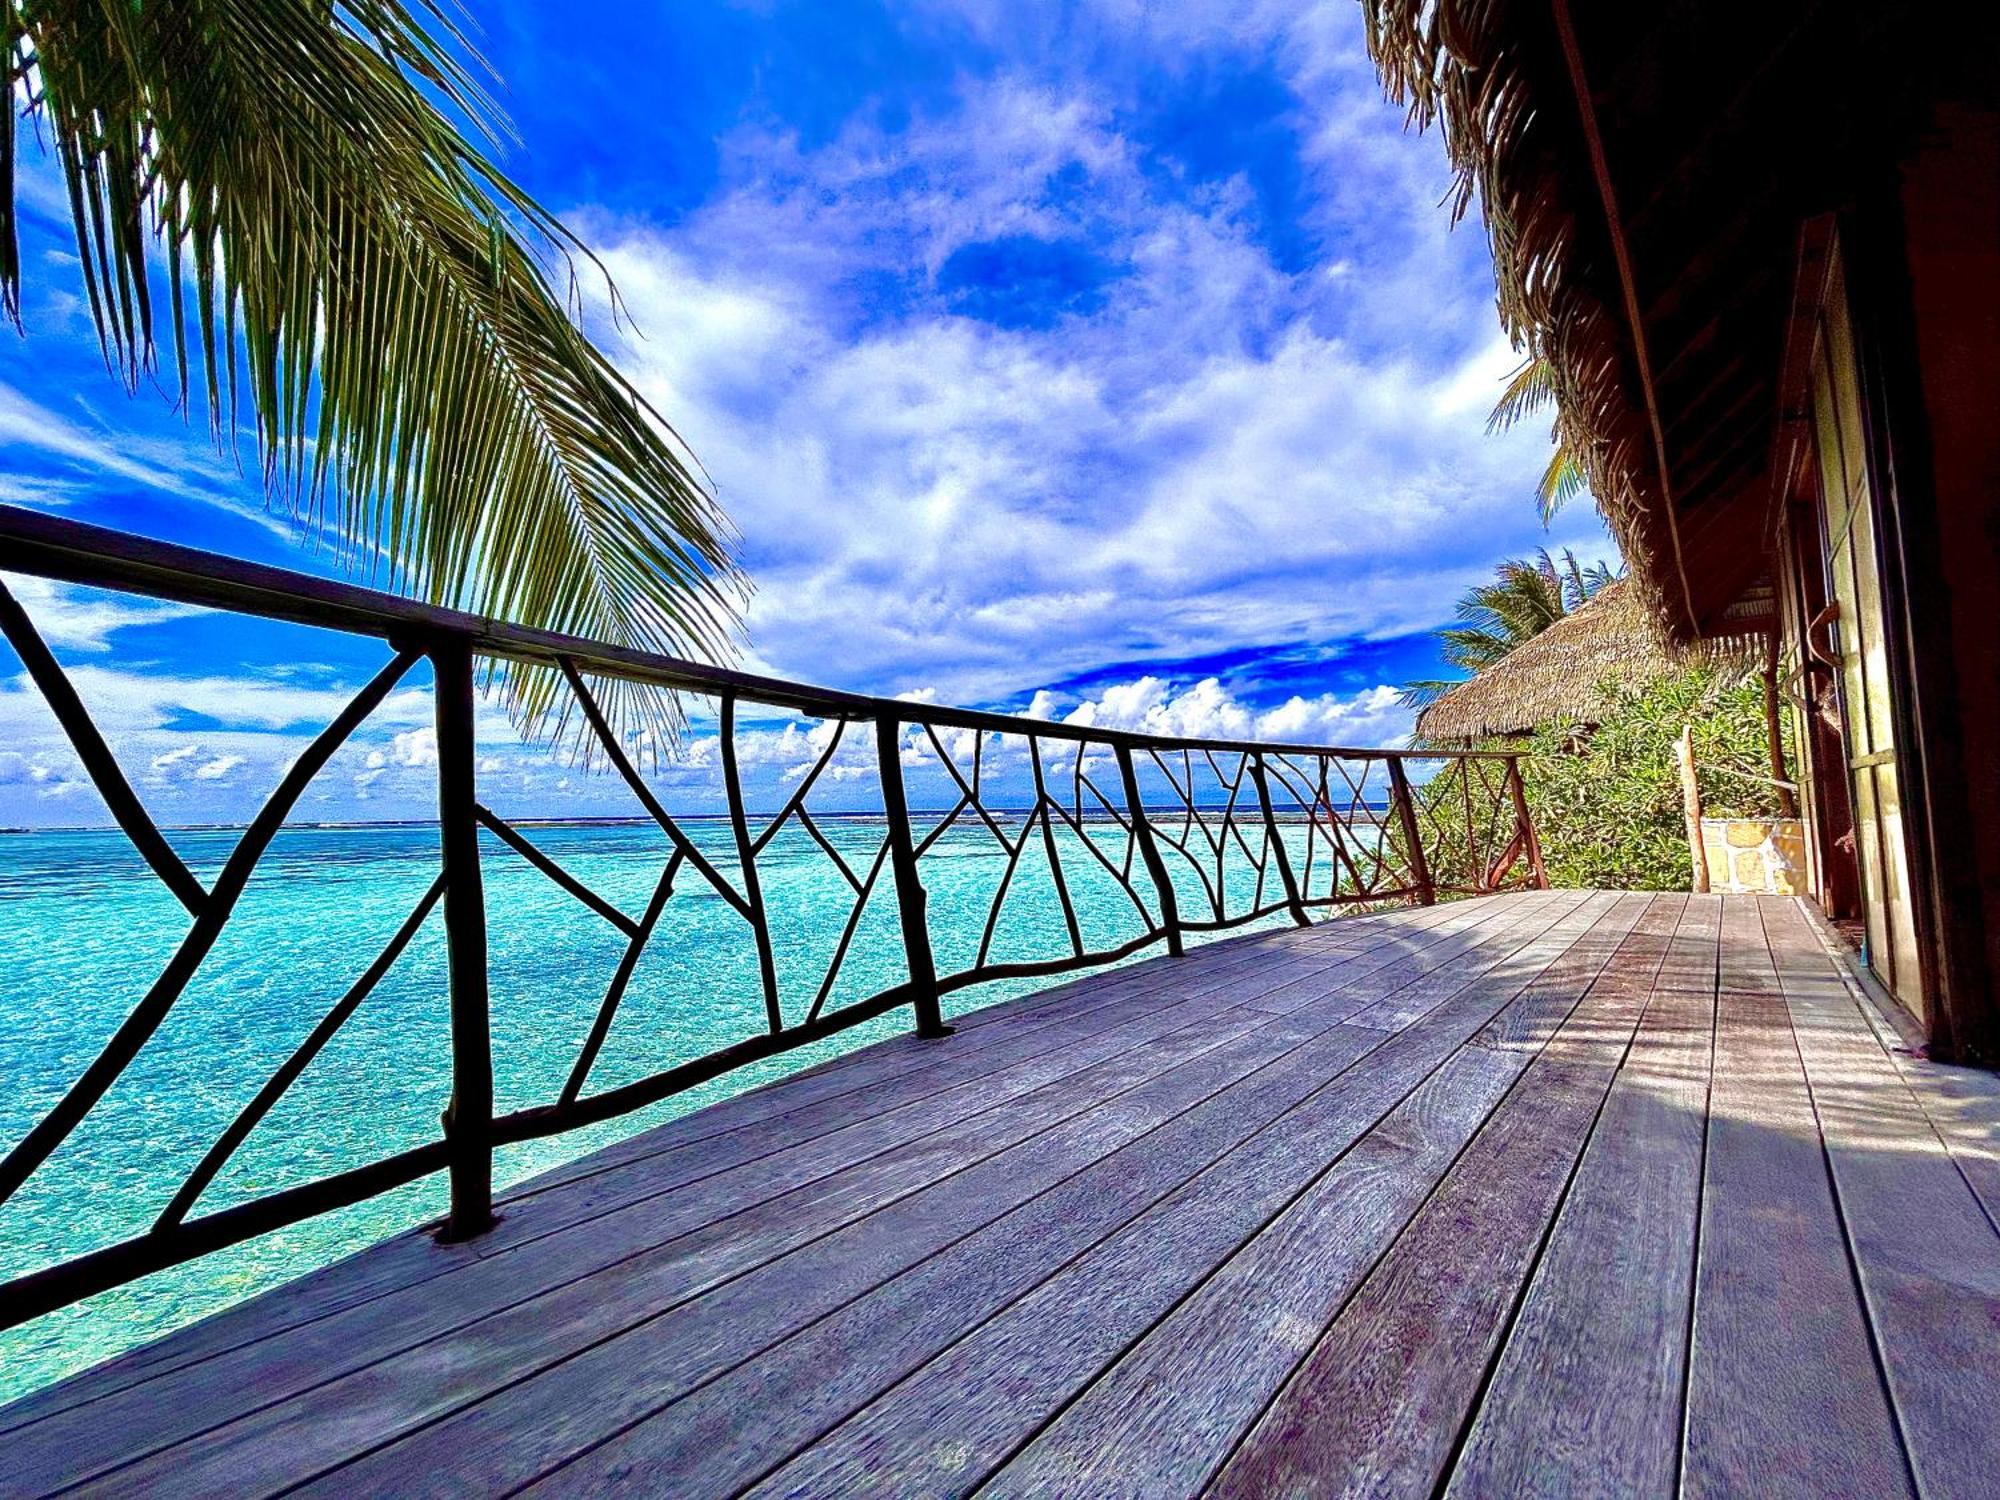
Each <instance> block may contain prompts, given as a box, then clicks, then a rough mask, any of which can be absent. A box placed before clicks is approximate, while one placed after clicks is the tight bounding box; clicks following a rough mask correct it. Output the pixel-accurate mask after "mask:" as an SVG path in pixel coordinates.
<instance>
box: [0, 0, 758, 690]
mask: <svg viewBox="0 0 2000 1500" xmlns="http://www.w3.org/2000/svg"><path fill="white" fill-rule="evenodd" d="M0 4H4V11H0V15H4V26H5V35H4V39H0V46H4V54H5V60H6V67H7V85H8V91H9V95H10V97H11V98H12V99H13V101H14V102H15V104H16V107H17V108H16V118H15V120H14V121H13V122H11V123H10V124H9V126H8V127H7V128H6V129H4V130H0V303H3V304H4V308H5V311H6V314H7V316H8V317H9V318H11V319H12V320H13V322H14V323H15V325H16V326H17V327H20V326H22V322H23V310H22V309H23V303H22V296H21V293H22V282H23V276H24V270H23V265H22V258H21V250H20V239H19V234H18V223H17V218H18V209H17V197H18V195H19V193H20V183H19V181H18V180H17V179H18V174H19V173H20V172H22V171H36V170H41V169H40V168H39V167H35V166H27V165H24V164H23V157H24V156H25V155H26V153H24V152H23V151H22V150H21V149H20V144H21V143H22V142H24V141H26V140H31V139H32V140H41V141H45V142H46V143H47V144H48V146H49V148H50V149H51V150H52V152H53V155H54V159H55V163H56V167H57V170H58V172H59V175H60V177H61V179H62V184H63V187H64V189H65V190H66V193H67V202H68V205H69V209H70V213H71V216H72V217H73V219H74V224H75V232H76V243H77V251H78V256H79V258H80V262H81V266H82V271H81V275H82V282H83V289H84V292H85V294H86V297H87V300H88V305H89V308H90V311H91V315H92V317H93V318H94V319H95V322H96V327H97V333H98V337H99V340H100V342H101V344H102V347H103V350H104V356H105V360H106V362H107V364H108V365H109V366H110V367H111V369H112V370H113V371H114V372H115V373H116V374H117V375H118V376H119V377H121V378H122V380H123V381H124V383H125V384H126V386H127V387H128V388H129V389H131V390H133V391H136V390H137V389H138V388H139V387H140V385H141V384H142V383H145V382H148V381H150V380H151V379H152V377H153V375H154V372H155V370H156V367H157V365H158V363H159V361H160V358H161V353H162V349H164V352H165V356H166V358H167V360H168V361H169V362H170V363H171V365H172V367H173V382H174V384H175V385H176V386H177V388H178V392H179V395H180V397H181V400H182V402H183V404H184V405H185V404H187V403H188V402H189V398H190V393H191V391H195V392H198V393H199V396H200V397H201V398H202V399H203V400H204V402H205V405H206V409H207V413H208V415H209V418H210V420H211V422H212V423H213V424H214V427H215V431H216V433H217V435H218V438H219V439H220V440H223V441H228V440H230V439H231V438H233V436H234V434H235V432H236V429H237V426H238V424H239V421H240V420H241V419H242V415H243V410H244V408H245V407H247V408H248V411H249V412H250V413H251V414H253V417H254V428H255V446H256V450H257V454H258V457H259V459H260V460H261V473H262V477H263V479H264V481H265V485H266V488H267V491H268V493H269V495H270V496H271V498H272V500H273V501H274V502H275V503H277V504H279V505H281V506H282V507H283V508H285V509H286V510H288V511H289V512H290V513H291V514H292V515H293V516H295V517H297V518H298V519H299V520H300V521H301V522H302V523H304V527H305V529H306V530H307V531H308V532H310V533H312V534H314V535H315V536H316V537H318V538H320V539H324V540H331V541H332V542H333V543H335V544H336V546H337V547H338V548H339V549H340V550H341V551H342V552H344V554H345V555H346V556H347V557H349V558H351V559H359V560H365V561H366V562H368V563H369V565H370V566H383V567H385V568H386V570H387V571H388V573H389V574H390V576H391V577H392V579H393V580H394V581H395V582H396V583H398V584H399V585H401V586H403V587H406V588H408V589H409V590H411V591H414V592H416V593H418V594H420V595H422V596H423V597H425V598H428V599H430V600H432V601H434V602H437V603H442V604H451V605H455V606H458V607H461V608H466V609H471V610H474V611H477V612H479V613H482V614H489V615H498V616H503V617H506V618H509V619H512V620H517V621H521V622H524V623H526V624H530V625H537V626H543V627H547V628H550V629H556V630H565V631H572V632H576V633H580V634H587V635H591V636H595V637H597V638H599V639H603V640H608V641H611V642H614V643H616V644H620V645H626V646H634V647H643V648H651V649H657V650H667V651H681V652H694V653H701V654H708V655H714V654H717V653H721V652H725V651H727V650H728V649H730V646H731V643H732V641H733V639H734V620H735V617H736V613H737V609H738V606H739V605H740V601H741V585H740V581H739V579H738V576H737V574H736V571H735V569H734V565H733V563H732V544H733V537H732V534H731V532H730V529H729V526H728V523H727V521H726V520H725V518H724V517H723V515H722V513H721V511H720V510H719V508H718V506H717V504H716V501H715V498H714V496H713V494H712V492H711V489H710V486H709V485H708V484H707V482H706V481H705V479H704V477H703V475H702V473H701V470H700V468H699V465H698V464H697V463H696V462H695V461H694V459H693V458H692V457H691V455H689V454H688V452H687V451H686V450H685V448H684V447H683V446H682V445H681V444H680V442H679V440H678V439H677V438H676V437H675V435H674V433H673V431H672V429H671V428H670V427H669V426H668V425H667V423H666V422H665V420H664V419H663V418H662V417H661V416H660V414H659V413H658V412H656V411H655V410H654V409H653V408H652V407H651V406H650V405H648V403H647V402H646V401H645V399H644V398H643V397H642V396H641V395H640V394H639V393H638V391H636V390H635V389H634V388H633V386H632V385H631V383H630V382H629V381H627V380H626V379H625V378H624V377H623V376H622V375H621V374H619V372H618V371H617V370H616V369H615V368H614V367H613V365H612V364H611V362H610V361H609V360H608V359H607V358H606V357H605V356H604V355H603V354H602V353H601V352H600V351H599V350H598V349H597V348H596V347H595V346H594V345H593V344H592V342H591V341H590V339H589V338H588V337H587V336H586V335H585V333H584V331H583V328H582V327H581V304H580V298H581V293H582V291H583V290H584V288H583V286H582V284H581V283H580V282H579V280H578V273H579V271H580V270H582V269H588V268H589V267H591V266H593V265H594V264H595V263H594V262H593V261H591V259H590V257H589V253H588V251H587V250H586V249H585V247H584V246H583V245H582V244H581V243H580V242H579V241H578V240H577V239H576V238H575V237H574V236H573V235H572V234H571V233H570V232H569V231H568V230H567V229H565V228H564V227H563V225H562V224H561V223H560V222H558V221H557V220H556V218H555V217H554V216H553V215H551V214H550V213H549V212H548V211H547V210H546V209H544V208H543V207H541V206H540V205H539V204H537V203H536V202H535V201H534V200H533V199H532V198H530V197H529V196H528V195H527V194H526V193H525V192H523V191H522V190H521V189H520V188H519V187H517V186H516V185H515V184H514V183H513V182H512V181H510V180H509V179H508V178H507V177H506V176H505V175H504V174H503V173H502V172H501V171H500V169H499V168H498V166H496V165H495V162H494V160H493V154H492V153H494V152H495V151H496V150H497V149H498V148H500V147H501V146H503V145H505V144H506V143H507V142H508V141H509V139H510V135H509V127H508V125H507V123H506V121H505V119H504V118H503V117H502V115H501V114H500V112H499V110H498V109H497V107H496V106H495V104H494V102H493V100H492V98H491V96H490V95H489V93H488V92H487V87H486V82H485V80H488V79H490V77H491V75H490V73H489V72H488V71H487V70H486V67H485V64H484V63H483V62H481V61H480V60H479V58H478V57H477V55H476V53H474V52H473V51H472V49H471V48H470V47H469V46H468V45H467V42H466V38H465V37H464V35H463V34H462V33H461V32H460V31H459V30H458V28H457V26H456V23H455V22H454V20H453V19H452V17H453V15H454V14H455V12H453V11H450V10H448V9H447V8H446V7H445V6H444V5H443V4H442V3H438V0H414V3H413V4H412V5H410V6H406V5H404V4H403V3H401V0H342V3H325V0H172V3H170V4H163V3H138V4H134V3H125V4H106V3H102V0H0ZM558 286H560V287H561V288H562V290H561V292H560V294H559V293H558V290H557V288H558ZM607 287H608V283H607ZM609 295H610V299H611V303H612V306H613V307H614V308H615V293H610V294H609ZM513 691H514V695H515V703H516V707H517V708H520V709H523V710H525V711H526V713H527V715H528V716H529V717H531V718H532V717H533V716H534V715H535V714H536V713H537V712H538V711H539V710H540V709H542V708H545V707H547V706H548V705H549V702H550V700H551V698H552V696H553V683H552V681H551V680H550V679H549V678H548V677H546V676H540V677H536V676H529V677H525V678H517V680H516V682H515V683H514V684H513Z"/></svg>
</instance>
